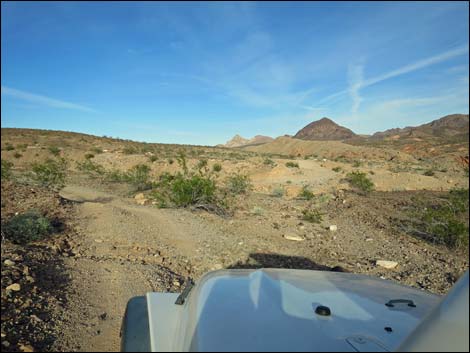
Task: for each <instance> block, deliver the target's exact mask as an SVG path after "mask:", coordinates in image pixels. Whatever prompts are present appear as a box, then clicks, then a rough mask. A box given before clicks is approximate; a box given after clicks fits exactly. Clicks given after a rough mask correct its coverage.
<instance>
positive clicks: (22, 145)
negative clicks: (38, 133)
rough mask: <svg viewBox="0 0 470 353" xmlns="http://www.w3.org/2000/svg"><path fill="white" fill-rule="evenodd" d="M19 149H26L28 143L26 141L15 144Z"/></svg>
mask: <svg viewBox="0 0 470 353" xmlns="http://www.w3.org/2000/svg"><path fill="white" fill-rule="evenodd" d="M17 147H18V148H19V149H20V150H22V151H23V152H25V151H26V148H28V144H27V143H22V144H19V145H18V146H17Z"/></svg>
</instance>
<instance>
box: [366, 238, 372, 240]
mask: <svg viewBox="0 0 470 353" xmlns="http://www.w3.org/2000/svg"><path fill="white" fill-rule="evenodd" d="M373 240H374V239H372V238H366V241H373Z"/></svg>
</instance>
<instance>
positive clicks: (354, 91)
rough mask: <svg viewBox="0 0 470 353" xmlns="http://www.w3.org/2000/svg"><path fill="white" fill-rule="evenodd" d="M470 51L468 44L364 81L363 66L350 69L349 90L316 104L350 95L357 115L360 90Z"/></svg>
mask: <svg viewBox="0 0 470 353" xmlns="http://www.w3.org/2000/svg"><path fill="white" fill-rule="evenodd" d="M468 50H469V47H468V44H467V45H462V46H459V47H457V48H455V49H452V50H448V51H445V52H443V53H440V54H437V55H434V56H431V57H428V58H425V59H422V60H418V61H416V62H414V63H411V64H408V65H405V66H402V67H400V68H397V69H395V70H392V71H389V72H386V73H384V74H382V75H378V76H376V77H372V78H369V79H364V78H363V77H362V76H363V71H364V67H363V65H357V66H353V67H350V70H349V72H348V73H349V75H350V86H349V88H348V89H345V90H342V91H339V92H336V93H333V94H331V95H329V96H327V97H324V98H322V99H320V100H319V101H318V102H316V104H324V103H326V102H330V101H331V100H333V99H335V98H339V97H342V96H344V95H345V94H348V93H349V94H350V95H351V98H352V99H353V106H352V109H351V110H352V112H353V113H355V112H357V110H358V109H359V107H360V103H361V101H362V97H361V96H360V89H362V88H366V87H369V86H372V85H374V84H376V83H379V82H382V81H385V80H388V79H391V78H394V77H397V76H401V75H405V74H408V73H411V72H414V71H417V70H420V69H423V68H425V67H428V66H431V65H435V64H438V63H440V62H444V61H446V60H449V59H452V58H455V57H457V56H460V55H464V54H467V53H468Z"/></svg>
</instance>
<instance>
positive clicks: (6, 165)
mask: <svg viewBox="0 0 470 353" xmlns="http://www.w3.org/2000/svg"><path fill="white" fill-rule="evenodd" d="M11 167H13V163H12V162H10V161H7V160H5V159H2V180H6V179H10V177H11Z"/></svg>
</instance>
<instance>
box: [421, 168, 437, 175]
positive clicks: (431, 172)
mask: <svg viewBox="0 0 470 353" xmlns="http://www.w3.org/2000/svg"><path fill="white" fill-rule="evenodd" d="M435 174H436V173H435V172H434V170H432V169H428V170H426V171H425V172H424V175H426V176H434V175H435Z"/></svg>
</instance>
